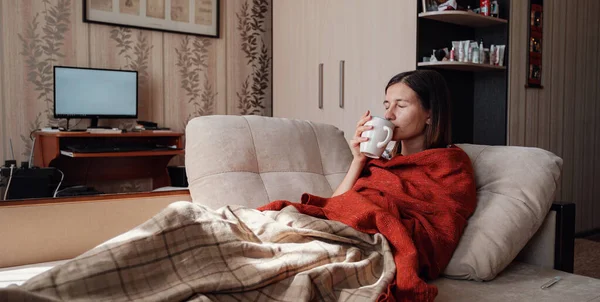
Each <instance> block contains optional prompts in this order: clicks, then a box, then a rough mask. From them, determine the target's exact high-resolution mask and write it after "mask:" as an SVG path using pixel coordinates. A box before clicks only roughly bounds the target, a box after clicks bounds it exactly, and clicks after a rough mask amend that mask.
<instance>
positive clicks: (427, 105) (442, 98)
mask: <svg viewBox="0 0 600 302" xmlns="http://www.w3.org/2000/svg"><path fill="white" fill-rule="evenodd" d="M383 106H384V107H385V115H384V117H385V118H386V119H387V120H389V121H391V122H392V123H393V124H394V125H395V126H396V128H395V129H394V136H393V137H392V141H395V142H397V143H396V146H395V147H394V149H393V150H392V156H394V155H398V154H396V153H397V151H398V150H401V154H402V155H409V154H413V153H417V152H420V151H423V150H425V149H431V148H444V147H446V146H448V145H450V134H451V131H450V96H449V92H448V87H447V85H446V81H445V80H444V77H443V76H442V75H441V74H439V73H438V72H436V71H432V70H415V71H408V72H403V73H400V74H398V75H396V76H394V77H393V78H392V79H390V81H389V82H388V84H387V86H386V87H385V101H383ZM370 119H371V113H370V111H368V110H367V112H366V113H365V115H363V116H362V117H361V118H360V120H359V121H358V125H357V127H356V132H355V134H354V138H353V139H352V140H351V141H350V148H351V150H352V155H353V156H354V160H353V161H352V164H351V165H350V168H349V170H348V173H347V174H346V177H345V178H344V180H343V181H342V182H341V184H340V185H339V187H338V188H337V190H335V192H334V193H333V196H337V195H340V194H342V193H344V192H346V191H348V190H349V189H350V188H351V187H352V186H353V185H354V184H355V183H356V180H357V179H358V177H359V175H360V172H361V171H362V169H363V167H364V166H365V163H366V162H367V157H366V156H365V155H364V154H361V153H360V143H361V142H366V141H368V140H369V138H367V137H361V134H362V133H363V132H364V131H366V130H369V129H371V128H372V126H365V123H366V122H367V121H369V120H370Z"/></svg>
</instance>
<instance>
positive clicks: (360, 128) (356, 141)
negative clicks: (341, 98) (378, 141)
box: [350, 110, 373, 163]
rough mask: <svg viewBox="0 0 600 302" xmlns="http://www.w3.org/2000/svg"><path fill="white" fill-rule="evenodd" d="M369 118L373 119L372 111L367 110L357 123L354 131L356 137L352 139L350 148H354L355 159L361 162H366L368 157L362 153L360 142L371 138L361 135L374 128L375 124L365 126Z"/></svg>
mask: <svg viewBox="0 0 600 302" xmlns="http://www.w3.org/2000/svg"><path fill="white" fill-rule="evenodd" d="M369 120H371V112H370V111H369V110H367V112H365V114H364V115H363V116H361V117H360V120H358V124H356V132H354V138H352V139H351V140H350V149H351V150H352V155H353V156H354V160H355V161H358V162H361V163H364V162H365V161H366V160H367V157H366V156H365V155H364V154H362V153H360V143H362V142H366V141H368V140H369V138H368V137H361V135H362V133H363V132H364V131H367V130H371V129H373V126H368V125H367V126H365V123H366V122H368V121H369Z"/></svg>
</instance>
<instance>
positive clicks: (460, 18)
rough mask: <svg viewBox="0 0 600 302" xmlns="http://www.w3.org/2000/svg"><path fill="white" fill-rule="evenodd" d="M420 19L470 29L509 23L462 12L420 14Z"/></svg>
mask: <svg viewBox="0 0 600 302" xmlns="http://www.w3.org/2000/svg"><path fill="white" fill-rule="evenodd" d="M419 18H424V19H431V20H436V21H440V22H446V23H452V24H458V25H464V26H470V27H487V26H494V25H501V24H507V23H508V21H507V20H506V19H501V18H494V17H488V16H484V15H480V14H476V13H472V12H466V11H460V10H453V11H441V12H426V13H420V14H419Z"/></svg>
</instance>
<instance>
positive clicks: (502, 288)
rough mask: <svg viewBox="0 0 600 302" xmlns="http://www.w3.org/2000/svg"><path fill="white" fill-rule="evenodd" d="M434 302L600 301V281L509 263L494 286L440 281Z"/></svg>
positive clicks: (492, 284)
mask: <svg viewBox="0 0 600 302" xmlns="http://www.w3.org/2000/svg"><path fill="white" fill-rule="evenodd" d="M557 276H558V277H561V278H562V279H561V280H560V281H559V282H558V283H556V284H554V285H553V286H552V287H550V288H548V289H545V290H543V289H540V287H541V286H542V285H543V284H544V283H546V282H548V281H550V280H552V278H554V277H557ZM431 283H433V284H435V285H437V287H438V291H439V292H438V296H437V297H436V298H435V301H436V302H437V301H439V302H451V301H548V302H549V301H556V302H564V301H600V292H599V291H598V288H600V280H599V279H594V278H590V277H585V276H579V275H573V274H569V273H565V272H562V271H557V270H553V269H548V268H542V267H540V266H537V265H531V264H526V263H522V262H516V261H514V262H512V263H511V264H510V265H509V266H508V267H507V268H506V269H505V270H503V271H502V272H501V273H500V274H499V275H498V277H497V278H496V279H494V281H493V282H474V281H465V280H452V279H448V278H439V279H436V280H435V281H433V282H431Z"/></svg>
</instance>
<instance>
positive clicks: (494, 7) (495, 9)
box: [491, 0, 500, 18]
mask: <svg viewBox="0 0 600 302" xmlns="http://www.w3.org/2000/svg"><path fill="white" fill-rule="evenodd" d="M491 16H492V17H494V18H500V6H498V0H492V4H491Z"/></svg>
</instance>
